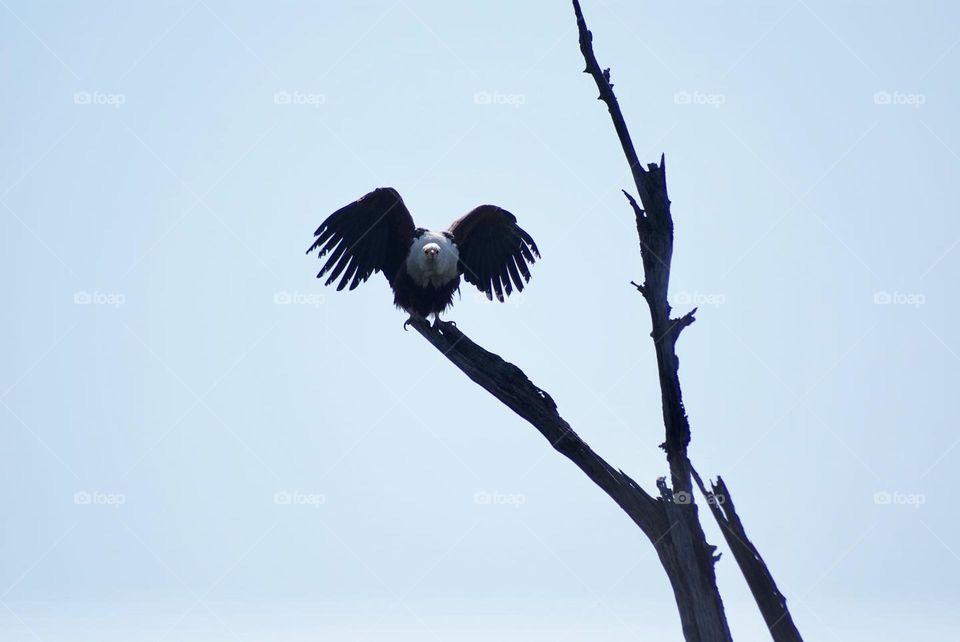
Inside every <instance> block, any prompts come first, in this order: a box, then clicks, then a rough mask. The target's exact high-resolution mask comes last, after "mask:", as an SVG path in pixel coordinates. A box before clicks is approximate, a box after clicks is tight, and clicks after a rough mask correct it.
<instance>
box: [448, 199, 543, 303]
mask: <svg viewBox="0 0 960 642" xmlns="http://www.w3.org/2000/svg"><path fill="white" fill-rule="evenodd" d="M450 233H451V234H453V240H454V243H456V244H457V250H458V251H459V252H460V271H461V273H462V274H463V278H465V279H466V280H467V282H468V283H472V284H473V285H475V286H477V287H478V288H479V289H480V291H481V292H484V293H486V295H487V298H488V299H493V297H494V295H496V297H497V300H499V301H503V295H504V293H506V294H507V295H508V296H509V295H510V294H511V293H512V292H513V288H514V287H516V288H517V290H519V291H522V290H523V284H524V283H526V282H527V281H529V280H530V270H529V269H528V267H527V264H528V263H529V264H531V265H532V264H533V262H534V260H535V259H534V257H536V258H540V252H539V250H537V244H536V243H534V242H533V239H532V238H531V237H530V235H529V234H527V233H526V232H525V231H524V230H523V229H522V228H521V227H520V226H519V225H517V219H516V217H515V216H514V215H513V214H511V213H510V212H508V211H507V210H505V209H503V208H500V207H497V206H496V205H481V206H480V207H477V208H475V209H474V210H472V211H471V212H469V213H468V214H466V215H464V216H462V217H461V218H459V219H457V220H456V221H454V222H453V225H451V226H450Z"/></svg>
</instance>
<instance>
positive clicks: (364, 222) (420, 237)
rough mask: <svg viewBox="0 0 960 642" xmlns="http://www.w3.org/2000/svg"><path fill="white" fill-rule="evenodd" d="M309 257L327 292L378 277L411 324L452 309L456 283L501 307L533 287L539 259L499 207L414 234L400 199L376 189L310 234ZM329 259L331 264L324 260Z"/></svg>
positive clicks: (389, 191)
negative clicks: (318, 264) (469, 286)
mask: <svg viewBox="0 0 960 642" xmlns="http://www.w3.org/2000/svg"><path fill="white" fill-rule="evenodd" d="M313 235H314V238H315V240H314V242H313V244H312V245H311V246H310V248H309V249H308V250H307V254H310V253H311V252H313V251H314V250H317V251H318V252H317V256H318V258H320V259H323V258H324V257H327V258H326V262H325V263H324V264H323V267H321V268H320V272H319V273H318V274H317V278H318V279H319V278H322V277H323V276H324V275H326V277H327V280H326V281H325V282H324V285H331V284H332V283H333V282H334V281H336V280H337V279H338V278H339V279H340V283H339V284H338V285H337V290H338V291H340V290H343V289H344V288H345V287H347V286H349V288H350V289H351V290H353V289H354V288H356V287H357V286H358V285H360V283H362V282H364V281H366V280H367V279H368V278H370V275H371V274H373V273H374V272H382V273H383V275H384V276H385V277H386V279H387V282H388V283H389V284H390V288H391V289H392V290H393V303H394V305H396V306H397V307H398V308H400V309H401V310H405V311H406V312H407V313H408V314H409V315H410V318H409V319H408V320H407V322H406V323H404V328H406V326H407V324H409V323H410V322H411V321H413V320H414V319H415V318H424V319H425V318H427V317H428V316H429V315H431V314H432V315H434V326H437V325H439V324H440V323H441V321H440V313H441V312H443V311H445V310H446V309H447V308H448V307H450V305H452V304H453V295H454V294H455V293H457V292H459V290H460V277H463V278H464V279H465V280H466V281H467V283H470V284H472V285H475V286H476V287H477V288H478V289H479V290H480V291H481V292H483V293H484V294H486V295H487V298H488V299H490V300H491V301H492V300H493V298H494V297H496V298H497V300H498V301H501V302H502V301H503V300H504V296H509V295H510V294H511V293H512V292H513V290H514V289H516V290H517V291H522V290H523V288H524V285H525V284H526V283H527V282H528V281H529V280H530V269H529V265H532V264H533V263H534V261H535V260H536V259H538V258H540V251H539V250H538V249H537V244H536V243H535V242H534V241H533V238H532V237H531V236H530V235H529V234H527V233H526V232H525V231H524V230H523V229H522V228H521V227H520V226H519V225H517V219H516V217H515V216H514V215H513V214H511V213H510V212H508V211H507V210H505V209H503V208H502V207H497V206H496V205H480V206H479V207H476V208H474V209H472V210H471V211H470V212H468V213H467V214H465V215H463V216H462V217H460V218H458V219H457V220H456V221H454V222H453V224H452V225H451V226H450V228H449V229H448V230H445V231H442V232H435V231H431V230H427V229H425V228H422V227H416V226H415V225H414V223H413V217H411V216H410V211H409V210H407V206H406V205H404V203H403V199H402V198H400V194H399V193H398V192H397V190H395V189H393V188H392V187H381V188H378V189H375V190H373V191H372V192H370V193H369V194H367V195H365V196H363V197H361V198H360V199H358V200H357V201H354V202H353V203H350V204H349V205H345V206H344V207H341V208H340V209H338V210H337V211H336V212H334V213H333V214H331V215H330V216H328V217H327V219H326V220H325V221H324V222H323V223H321V224H320V227H318V228H317V231H316V232H314V233H313ZM328 255H329V256H328Z"/></svg>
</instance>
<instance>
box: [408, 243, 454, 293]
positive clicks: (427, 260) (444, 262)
mask: <svg viewBox="0 0 960 642" xmlns="http://www.w3.org/2000/svg"><path fill="white" fill-rule="evenodd" d="M459 264H460V253H459V252H458V251H457V246H456V245H455V244H454V243H453V241H451V240H450V239H448V238H447V237H446V236H444V235H443V234H441V233H439V232H424V233H423V234H422V235H420V238H417V239H414V240H413V244H412V245H411V246H410V253H409V254H408V255H407V272H408V273H409V274H410V278H412V279H413V282H414V283H416V284H417V285H419V286H420V287H422V288H425V287H427V285H433V286H434V287H438V286H441V285H443V284H444V283H448V282H449V281H451V280H452V279H455V278H456V277H457V276H458V275H459V273H460V270H459Z"/></svg>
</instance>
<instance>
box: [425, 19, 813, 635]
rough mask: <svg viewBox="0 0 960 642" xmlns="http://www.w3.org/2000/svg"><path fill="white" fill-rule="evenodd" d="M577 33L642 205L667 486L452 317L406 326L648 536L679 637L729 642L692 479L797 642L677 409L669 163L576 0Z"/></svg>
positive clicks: (758, 595)
mask: <svg viewBox="0 0 960 642" xmlns="http://www.w3.org/2000/svg"><path fill="white" fill-rule="evenodd" d="M573 7H574V11H575V13H576V19H577V26H578V30H579V36H580V51H581V53H582V54H583V58H584V61H585V62H586V69H585V70H584V71H585V73H588V74H590V76H591V77H593V79H594V81H595V82H596V85H597V88H598V89H599V91H600V96H599V99H600V100H602V101H603V102H604V103H605V104H606V106H607V109H608V110H609V111H610V117H611V119H612V120H613V127H614V129H615V130H616V133H617V136H618V138H619V140H620V144H621V146H622V147H623V152H624V154H625V156H626V158H627V162H628V163H629V165H630V170H631V174H632V176H633V180H634V186H635V188H636V191H637V195H638V197H639V203H638V202H637V199H635V198H634V197H633V196H632V195H631V194H630V193H629V192H627V191H626V190H624V192H623V193H624V195H625V196H626V198H627V201H628V203H629V205H630V207H631V209H632V210H633V215H634V218H635V221H636V227H637V234H638V235H639V239H640V256H641V261H642V264H643V273H644V280H643V283H642V284H636V283H634V284H633V285H634V287H636V289H637V290H638V291H639V292H640V293H641V294H642V295H643V298H644V299H645V300H646V302H647V306H648V308H649V310H650V321H651V326H652V332H651V334H650V336H651V337H652V338H653V343H654V347H655V352H656V358H657V373H658V375H659V380H660V393H661V401H662V406H663V423H664V428H665V431H666V438H665V439H664V442H663V443H662V444H661V448H663V450H664V452H665V453H666V456H667V462H668V464H669V469H670V481H669V483H668V482H667V480H666V479H665V478H661V479H659V480H657V494H656V495H655V496H654V495H651V494H649V493H647V492H646V491H645V490H644V489H643V488H641V487H640V486H639V485H638V484H637V483H636V482H635V481H633V480H632V479H631V478H630V477H628V476H627V475H626V474H625V473H624V472H623V471H622V470H619V469H617V468H614V467H613V466H611V465H610V464H608V463H607V462H606V460H604V459H603V458H602V457H600V456H599V455H598V454H597V453H595V452H594V451H593V450H591V448H590V446H588V445H587V444H586V443H585V442H584V441H583V440H582V439H581V438H580V437H579V436H578V435H577V433H575V432H574V431H573V429H572V428H571V427H570V424H568V423H567V422H566V421H565V420H564V419H563V417H561V416H560V414H559V412H557V405H556V403H554V401H553V399H552V398H551V397H550V395H549V394H547V392H546V391H544V390H542V389H541V388H538V387H537V386H536V385H534V384H533V383H532V382H531V381H530V379H528V378H527V376H526V375H525V374H524V373H523V371H522V370H520V368H518V367H517V366H515V365H513V364H512V363H509V362H507V361H505V360H504V359H502V358H500V357H499V356H498V355H496V354H494V353H492V352H489V351H488V350H485V349H484V348H482V347H480V346H479V345H477V344H476V343H474V342H473V341H471V340H470V339H469V338H468V337H467V336H466V335H465V334H463V333H462V332H461V331H460V330H459V329H457V328H456V327H455V326H454V325H453V324H450V323H442V324H439V325H438V326H436V327H433V326H431V325H430V324H429V323H428V322H426V321H425V320H419V321H415V322H413V323H412V325H413V326H414V328H416V330H417V331H418V332H419V333H420V334H421V335H423V336H424V337H425V338H426V339H427V340H428V341H429V342H430V343H431V344H432V345H433V346H434V347H435V348H437V349H438V350H439V351H440V352H441V353H442V354H443V355H444V356H445V357H446V358H447V359H449V360H450V361H451V362H452V363H453V364H454V365H455V366H457V367H458V368H459V369H460V370H462V371H463V372H464V373H465V374H466V375H467V376H468V377H469V378H470V379H472V380H473V381H474V382H475V383H477V384H478V385H480V386H481V387H482V388H484V389H485V390H486V391H487V392H489V393H490V394H492V395H493V396H494V397H496V398H497V399H499V400H500V401H501V402H502V403H503V404H504V405H506V406H507V407H508V408H510V409H511V410H513V411H514V412H515V413H517V414H518V415H520V416H521V417H523V418H524V419H526V420H527V421H528V422H529V423H530V424H532V425H533V427H534V428H536V429H537V430H538V431H540V433H541V434H542V435H543V436H544V437H545V438H546V439H547V441H549V442H550V445H551V446H553V448H555V449H556V450H557V451H558V452H560V453H561V454H563V455H564V456H565V457H567V458H568V459H570V460H571V461H572V462H573V463H574V464H576V465H577V466H578V467H579V468H580V469H581V470H582V471H583V472H584V473H586V475H587V476H588V477H589V478H590V479H591V480H592V481H593V482H594V483H595V484H596V485H597V486H599V487H600V488H601V489H603V491H604V492H606V493H607V494H608V495H609V496H610V497H611V499H613V500H614V501H615V502H616V503H617V504H618V505H619V506H620V508H622V509H623V511H624V512H626V513H627V515H629V516H630V518H631V519H632V520H633V521H634V523H636V524H637V526H639V527H640V529H641V530H642V531H643V533H644V534H645V535H646V536H647V538H648V539H649V540H650V541H651V543H652V544H653V546H654V548H655V549H656V551H657V555H658V556H659V558H660V563H661V564H662V565H663V568H664V570H665V571H666V573H667V577H668V578H669V580H670V584H671V586H672V587H673V593H674V597H675V598H676V602H677V608H678V609H679V612H680V621H681V624H682V626H683V636H684V639H685V640H687V642H725V641H729V640H732V638H731V635H730V630H729V627H728V626H727V620H726V616H725V614H724V610H723V601H722V599H721V598H720V592H719V590H718V589H717V582H716V575H715V573H714V564H715V563H716V561H717V560H718V559H719V557H720V556H719V554H717V553H716V547H715V546H712V545H710V544H709V543H708V542H707V540H706V536H705V535H704V532H703V528H702V527H701V524H700V520H699V511H698V505H697V503H696V501H695V499H694V492H693V491H694V483H696V485H697V487H698V488H699V490H700V491H701V493H702V494H703V496H704V498H705V499H706V501H707V503H708V505H709V507H710V510H711V512H712V513H713V515H714V517H715V519H716V520H717V523H718V524H719V525H720V528H721V531H722V532H723V535H724V539H725V541H726V542H727V545H728V546H729V547H730V550H731V551H732V553H733V556H734V559H736V561H737V564H738V565H739V566H740V569H741V571H742V572H743V574H744V577H745V578H746V580H747V584H748V585H749V587H750V590H751V591H752V592H753V595H754V598H755V599H756V601H757V605H758V607H759V609H760V611H761V614H762V615H763V618H764V620H765V622H766V623H767V627H768V629H769V630H770V634H771V636H772V638H773V640H775V641H776V642H802V640H801V637H800V634H799V632H798V631H797V628H796V626H794V623H793V620H792V618H791V617H790V612H789V611H788V610H787V606H786V600H785V598H784V597H783V595H782V594H781V593H780V591H779V590H778V589H777V585H776V583H775V582H774V580H773V577H772V576H771V575H770V572H769V570H768V569H767V567H766V564H765V563H764V561H763V559H762V558H761V557H760V554H759V552H758V551H757V549H756V547H754V546H753V544H752V543H751V542H750V540H749V539H748V538H747V534H746V531H745V530H744V526H743V523H742V522H741V520H740V517H739V516H738V515H737V512H736V509H735V508H734V504H733V500H732V498H731V497H730V494H729V491H728V489H727V487H726V485H725V484H724V483H723V480H722V479H720V478H718V479H717V482H716V483H715V484H712V485H711V488H710V489H709V490H708V489H707V488H706V487H705V486H704V484H703V482H702V481H701V479H700V477H699V475H697V473H696V471H695V470H694V468H693V466H692V464H691V462H690V459H689V458H688V456H687V446H688V445H689V443H690V423H689V421H688V419H687V414H686V411H685V409H684V406H683V396H682V393H681V390H680V379H679V376H678V366H679V362H678V360H677V354H676V344H677V339H678V338H679V337H680V333H681V332H682V331H683V329H684V328H686V327H687V326H689V325H690V324H691V323H693V321H694V313H695V312H696V308H694V309H693V310H691V311H689V312H687V313H686V314H683V315H681V316H679V317H676V318H674V317H671V308H670V304H669V303H668V302H667V292H668V288H669V285H670V262H671V258H672V255H673V218H672V216H671V214H670V199H669V197H668V196H667V183H666V165H665V163H664V157H663V156H661V158H660V163H659V164H656V163H651V164H649V165H647V166H646V167H644V166H643V165H642V164H641V163H640V160H639V159H638V158H637V153H636V151H635V149H634V147H633V142H632V141H631V139H630V133H629V131H628V130H627V124H626V121H625V120H624V117H623V114H622V112H621V111H620V105H619V103H618V102H617V98H616V96H615V94H614V92H613V84H612V83H611V82H610V70H609V69H602V68H601V67H600V65H599V63H598V62H597V59H596V56H595V55H594V52H593V43H592V34H591V33H590V31H589V30H588V29H587V24H586V21H585V20H584V17H583V13H582V11H581V9H580V3H579V2H578V0H573Z"/></svg>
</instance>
